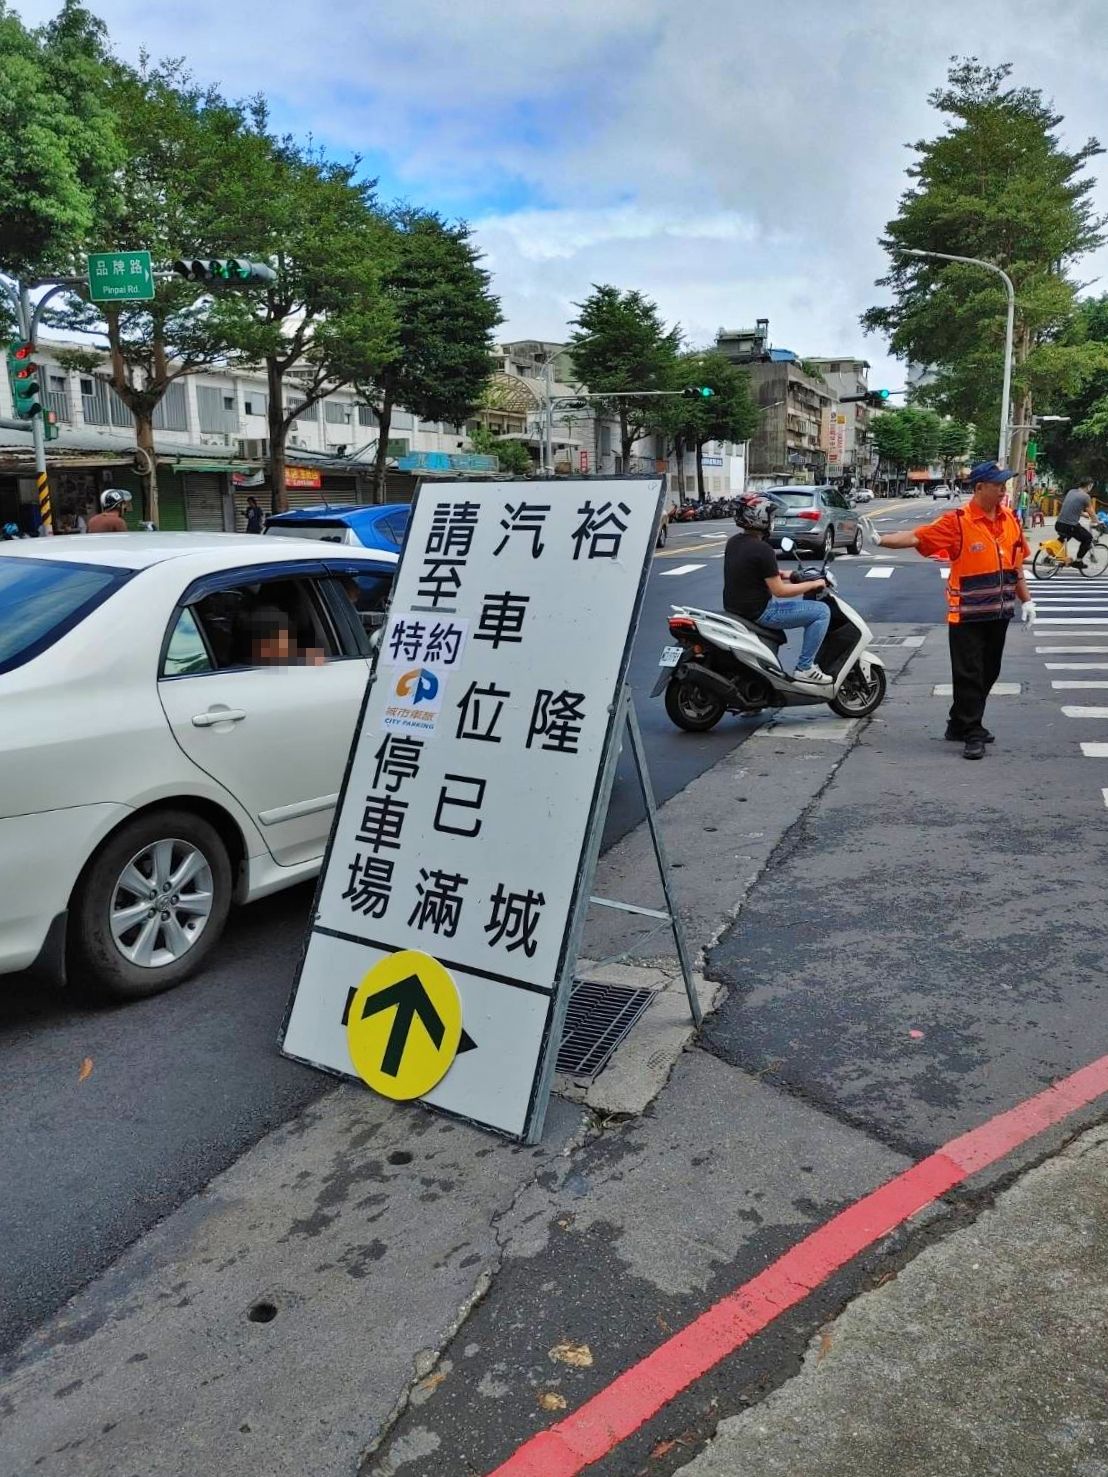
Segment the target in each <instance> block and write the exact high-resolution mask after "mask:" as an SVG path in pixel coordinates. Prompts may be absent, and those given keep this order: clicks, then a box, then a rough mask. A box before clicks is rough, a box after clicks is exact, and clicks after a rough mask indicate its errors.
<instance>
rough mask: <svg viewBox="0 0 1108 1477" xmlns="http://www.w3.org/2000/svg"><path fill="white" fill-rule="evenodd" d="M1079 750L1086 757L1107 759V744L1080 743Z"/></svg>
mask: <svg viewBox="0 0 1108 1477" xmlns="http://www.w3.org/2000/svg"><path fill="white" fill-rule="evenodd" d="M1081 752H1082V754H1083V755H1084V756H1085V758H1086V759H1108V744H1082V745H1081Z"/></svg>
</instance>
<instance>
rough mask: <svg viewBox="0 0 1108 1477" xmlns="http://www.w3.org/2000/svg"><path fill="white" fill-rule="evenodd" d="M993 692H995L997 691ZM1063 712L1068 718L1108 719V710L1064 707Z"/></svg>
mask: <svg viewBox="0 0 1108 1477" xmlns="http://www.w3.org/2000/svg"><path fill="white" fill-rule="evenodd" d="M993 690H994V692H995V690H996V689H995V688H994V689H993ZM1062 712H1063V713H1064V714H1065V715H1066V717H1067V718H1108V708H1069V707H1063V709H1062Z"/></svg>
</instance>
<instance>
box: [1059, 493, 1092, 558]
mask: <svg viewBox="0 0 1108 1477" xmlns="http://www.w3.org/2000/svg"><path fill="white" fill-rule="evenodd" d="M1092 516H1093V479H1092V478H1091V477H1086V478H1084V480H1083V481H1081V482H1079V483H1078V484H1077V486H1076V487H1071V488H1070V490H1069V492H1067V493H1066V495H1065V497H1064V498H1063V499H1062V506H1061V507H1060V508H1059V509H1058V518H1057V520H1056V522H1055V524H1054V532H1055V533H1056V534H1057V535H1058V537H1059V538H1060V539H1061V540H1062V542H1063V543H1065V542H1066V540H1067V539H1071V538H1073V539H1076V540H1077V559H1076V561H1075V562H1076V565H1077V568H1078V569H1084V568H1085V555H1086V554H1087V553H1088V552H1089V550H1090V549H1091V548H1092V544H1093V536H1092V534H1091V533H1090V532H1089V530H1088V529H1087V528H1086V527H1085V525H1084V524H1083V523H1082V522H1081V519H1082V518H1090V519H1091V518H1092Z"/></svg>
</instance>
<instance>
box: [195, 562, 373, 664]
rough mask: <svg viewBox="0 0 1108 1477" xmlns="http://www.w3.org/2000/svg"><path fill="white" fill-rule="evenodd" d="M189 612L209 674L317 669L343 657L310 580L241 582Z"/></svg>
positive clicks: (212, 594) (210, 595) (206, 597)
mask: <svg viewBox="0 0 1108 1477" xmlns="http://www.w3.org/2000/svg"><path fill="white" fill-rule="evenodd" d="M189 611H190V612H191V615H192V618H193V620H194V621H195V624H196V626H197V627H198V629H199V631H200V632H201V633H202V635H203V637H204V639H205V641H206V644H207V647H208V650H209V651H210V652H211V656H212V664H211V667H210V668H209V670H214V671H226V670H228V669H231V668H235V667H261V666H319V665H321V664H322V663H323V662H324V661H327V660H329V659H333V658H334V657H337V656H342V655H345V653H344V652H342V650H341V648H340V645H339V641H338V638H337V636H336V633H335V629H334V625H333V623H332V621H331V618H330V615H329V614H328V612H327V610H326V607H325V606H324V604H323V601H322V599H321V597H320V593H319V591H318V589H317V588H316V583H315V581H313V580H311V579H307V578H304V577H300V578H297V579H269V580H267V579H261V580H243V581H241V582H239V583H235V584H231V585H227V586H224V587H222V588H220V589H218V590H212V591H210V592H209V593H208V594H206V595H202V596H201V597H200V598H199V599H198V600H195V601H194V602H193V603H192V604H191V605H190V606H189Z"/></svg>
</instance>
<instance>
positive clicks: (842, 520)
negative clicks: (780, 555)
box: [766, 487, 862, 558]
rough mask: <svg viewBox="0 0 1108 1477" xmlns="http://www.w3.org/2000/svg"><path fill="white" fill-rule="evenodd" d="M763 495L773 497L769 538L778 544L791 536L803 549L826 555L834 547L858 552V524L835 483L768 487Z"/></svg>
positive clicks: (849, 504)
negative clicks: (812, 485) (773, 510)
mask: <svg viewBox="0 0 1108 1477" xmlns="http://www.w3.org/2000/svg"><path fill="white" fill-rule="evenodd" d="M766 496H767V497H772V498H774V499H776V501H777V503H778V504H779V508H778V511H777V513H776V515H775V517H774V520H773V534H772V536H771V539H770V542H771V543H772V544H773V545H774V547H775V548H780V546H781V540H782V539H783V538H791V539H792V541H793V543H794V544H795V545H796V546H797V548H798V549H803V550H804V551H805V553H809V554H819V555H821V556H824V555H826V556H827V557H828V558H830V556H831V554H832V553H833V552H834V550H835V549H845V550H846V551H847V553H848V554H860V553H861V552H862V528H861V524H860V523H859V521H858V514H857V512H856V511H855V509H854V507H853V506H852V505H851V502H850V499H849V498H848V497H847V495H846V494H845V493H844V492H840V491H839V490H838V488H836V487H770V488H767V489H766Z"/></svg>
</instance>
